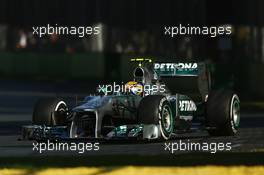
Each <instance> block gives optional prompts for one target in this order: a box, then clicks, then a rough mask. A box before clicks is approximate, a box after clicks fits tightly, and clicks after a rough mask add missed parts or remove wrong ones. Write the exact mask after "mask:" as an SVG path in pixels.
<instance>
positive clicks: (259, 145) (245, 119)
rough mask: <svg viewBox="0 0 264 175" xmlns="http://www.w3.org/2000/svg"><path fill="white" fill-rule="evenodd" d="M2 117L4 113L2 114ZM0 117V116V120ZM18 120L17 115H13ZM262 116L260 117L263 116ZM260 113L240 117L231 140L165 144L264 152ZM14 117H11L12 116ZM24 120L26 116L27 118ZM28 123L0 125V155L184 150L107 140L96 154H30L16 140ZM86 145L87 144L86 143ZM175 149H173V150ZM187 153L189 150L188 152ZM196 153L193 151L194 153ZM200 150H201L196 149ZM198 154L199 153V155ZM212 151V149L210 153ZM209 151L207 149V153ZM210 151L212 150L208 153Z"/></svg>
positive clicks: (190, 137) (195, 137) (202, 135)
mask: <svg viewBox="0 0 264 175" xmlns="http://www.w3.org/2000/svg"><path fill="white" fill-rule="evenodd" d="M2 115H5V114H2ZM2 115H1V117H3V116H2ZM15 115H16V117H19V114H15ZM263 115H264V114H263ZM263 115H262V114H244V115H242V117H241V128H240V130H239V133H238V134H237V135H236V136H233V137H210V136H208V134H207V132H205V131H201V132H195V133H190V134H184V135H177V136H176V137H175V138H173V139H171V140H169V141H166V144H168V143H170V144H174V145H175V146H179V145H180V142H181V143H186V144H188V143H201V144H204V143H207V144H210V143H224V144H226V143H229V142H230V143H231V146H232V149H231V151H233V152H239V151H263V149H264V139H263V138H264V116H263ZM13 117H14V118H15V116H13ZM27 117H30V115H28V116H27ZM26 124H30V121H4V122H0V156H16V157H17V156H31V155H32V156H43V155H84V154H85V155H86V154H87V155H115V154H116V155H123V154H135V155H159V154H175V155H177V154H182V153H186V152H188V151H183V150H174V152H173V153H172V150H169V149H168V148H167V149H166V150H165V147H166V146H165V142H164V141H154V142H148V141H112V142H111V141H107V142H100V143H99V147H100V149H99V151H85V152H84V153H83V154H80V153H78V151H44V152H43V153H41V154H40V153H39V152H38V151H36V150H35V151H33V144H32V141H20V140H19V138H20V131H21V126H22V125H26ZM88 142H90V141H88ZM77 143H78V142H77ZM175 149H177V148H176V147H175ZM189 151H191V150H189ZM196 151H197V150H196ZM200 151H201V150H200ZM200 151H199V152H200ZM211 151H212V150H211ZM209 152H210V150H209ZM212 152H214V151H212Z"/></svg>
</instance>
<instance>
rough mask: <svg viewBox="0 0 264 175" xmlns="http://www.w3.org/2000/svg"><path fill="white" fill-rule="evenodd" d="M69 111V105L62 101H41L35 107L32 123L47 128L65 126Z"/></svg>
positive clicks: (51, 99) (54, 99) (55, 99)
mask: <svg viewBox="0 0 264 175" xmlns="http://www.w3.org/2000/svg"><path fill="white" fill-rule="evenodd" d="M67 111H68V107H67V104H66V103H65V102H64V101H63V100H61V99H57V98H46V99H41V100H39V101H38V102H37V103H36V105H35V107H34V111H33V116H32V122H33V124H36V125H46V126H58V125H65V123H66V118H67Z"/></svg>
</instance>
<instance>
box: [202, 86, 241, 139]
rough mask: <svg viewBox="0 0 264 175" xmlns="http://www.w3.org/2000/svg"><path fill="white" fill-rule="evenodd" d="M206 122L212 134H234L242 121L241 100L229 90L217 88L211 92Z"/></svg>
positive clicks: (207, 105)
mask: <svg viewBox="0 0 264 175" xmlns="http://www.w3.org/2000/svg"><path fill="white" fill-rule="evenodd" d="M206 110H207V115H206V122H207V126H209V128H212V129H209V130H208V132H209V134H210V135H212V136H232V135H235V134H236V133H237V131H238V127H239V122H240V101H239V98H238V96H237V95H236V94H235V93H234V92H232V91H229V90H217V91H213V92H211V93H210V94H209V97H208V101H207V104H206Z"/></svg>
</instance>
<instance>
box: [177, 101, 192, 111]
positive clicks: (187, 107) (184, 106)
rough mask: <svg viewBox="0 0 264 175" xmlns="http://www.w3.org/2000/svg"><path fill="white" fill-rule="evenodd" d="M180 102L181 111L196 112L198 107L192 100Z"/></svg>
mask: <svg viewBox="0 0 264 175" xmlns="http://www.w3.org/2000/svg"><path fill="white" fill-rule="evenodd" d="M179 102H180V103H179V109H180V111H196V105H195V104H194V102H193V101H192V100H180V101H179Z"/></svg>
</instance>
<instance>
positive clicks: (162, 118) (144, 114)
mask: <svg viewBox="0 0 264 175" xmlns="http://www.w3.org/2000/svg"><path fill="white" fill-rule="evenodd" d="M138 120H139V123H140V124H145V125H148V124H154V125H158V126H159V129H160V133H161V137H162V138H163V139H165V140H167V139H169V138H170V137H171V135H172V133H173V127H174V119H173V113H172V108H171V105H170V103H169V102H168V100H167V99H166V97H165V96H162V95H149V96H146V97H144V98H143V99H142V100H141V101H140V104H139V107H138Z"/></svg>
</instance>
